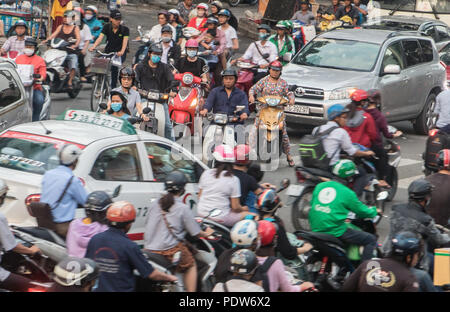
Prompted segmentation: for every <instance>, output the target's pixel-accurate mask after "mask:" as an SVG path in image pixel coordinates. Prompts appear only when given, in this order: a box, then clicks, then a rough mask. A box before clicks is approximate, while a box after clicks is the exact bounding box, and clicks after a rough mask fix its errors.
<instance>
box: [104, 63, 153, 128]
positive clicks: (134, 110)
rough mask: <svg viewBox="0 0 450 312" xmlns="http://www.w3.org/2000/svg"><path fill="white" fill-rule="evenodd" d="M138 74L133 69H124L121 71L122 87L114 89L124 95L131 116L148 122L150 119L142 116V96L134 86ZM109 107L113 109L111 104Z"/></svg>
mask: <svg viewBox="0 0 450 312" xmlns="http://www.w3.org/2000/svg"><path fill="white" fill-rule="evenodd" d="M135 80H136V74H135V73H134V70H133V69H132V68H131V67H122V69H121V70H120V71H119V81H120V87H117V88H115V89H113V90H112V91H117V92H120V93H122V94H123V95H124V96H125V97H126V99H127V108H128V110H129V111H130V113H131V114H130V115H131V116H136V115H138V116H141V117H142V118H144V121H148V120H149V118H148V117H147V116H146V115H143V114H142V103H141V95H140V94H139V92H137V91H136V90H135V89H134V88H133V86H134V84H135ZM108 107H109V108H111V102H109V103H108Z"/></svg>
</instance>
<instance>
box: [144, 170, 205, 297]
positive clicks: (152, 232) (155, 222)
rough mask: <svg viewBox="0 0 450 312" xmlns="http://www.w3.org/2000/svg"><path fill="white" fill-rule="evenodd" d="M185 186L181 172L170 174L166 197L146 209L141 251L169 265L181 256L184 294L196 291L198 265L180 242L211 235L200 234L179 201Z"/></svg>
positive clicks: (185, 181)
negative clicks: (189, 238) (155, 255)
mask: <svg viewBox="0 0 450 312" xmlns="http://www.w3.org/2000/svg"><path fill="white" fill-rule="evenodd" d="M187 182H188V180H187V178H186V176H185V175H184V173H182V172H181V171H172V172H171V173H169V174H168V175H167V178H166V181H165V183H164V187H165V190H166V191H167V194H165V195H163V196H162V197H161V198H160V199H159V200H158V201H154V202H153V203H152V204H151V205H150V208H149V212H148V216H147V219H146V224H145V233H144V248H145V249H146V250H148V251H150V252H152V253H156V254H161V255H163V256H164V257H166V258H167V259H168V261H170V262H172V259H173V256H174V255H175V253H177V252H181V257H180V261H179V263H178V265H177V267H176V271H177V272H181V273H183V274H184V285H185V289H186V291H187V292H195V291H196V289H197V265H196V262H195V259H194V256H193V255H192V252H191V251H190V250H189V248H188V246H186V245H185V244H184V243H183V241H184V240H185V236H186V234H187V233H189V234H190V235H191V236H192V237H198V238H200V237H208V236H209V235H211V234H212V233H213V232H214V231H213V230H212V229H211V228H208V229H207V230H206V231H202V230H201V229H200V226H199V225H198V223H197V221H196V220H195V218H194V215H193V213H192V211H191V208H190V207H188V206H187V205H186V204H184V203H183V201H182V198H181V197H182V196H183V195H184V193H185V186H186V183H187Z"/></svg>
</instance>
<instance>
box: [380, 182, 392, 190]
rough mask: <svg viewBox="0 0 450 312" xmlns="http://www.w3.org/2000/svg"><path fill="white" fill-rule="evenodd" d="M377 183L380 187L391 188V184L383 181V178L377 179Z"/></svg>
mask: <svg viewBox="0 0 450 312" xmlns="http://www.w3.org/2000/svg"><path fill="white" fill-rule="evenodd" d="M378 182H379V183H378V185H379V186H380V187H383V188H387V189H390V188H391V186H390V185H389V184H388V183H387V182H386V181H384V180H378Z"/></svg>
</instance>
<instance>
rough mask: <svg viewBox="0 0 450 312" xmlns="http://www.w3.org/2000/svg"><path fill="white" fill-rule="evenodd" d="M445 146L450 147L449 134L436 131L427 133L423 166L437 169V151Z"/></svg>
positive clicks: (433, 169)
mask: <svg viewBox="0 0 450 312" xmlns="http://www.w3.org/2000/svg"><path fill="white" fill-rule="evenodd" d="M445 148H450V136H449V135H448V134H446V133H445V132H442V131H437V132H436V134H435V135H429V136H428V139H427V144H426V147H425V154H424V161H425V168H427V169H429V170H432V171H436V170H438V169H439V168H438V165H437V162H436V157H437V155H438V153H439V151H440V150H442V149H445Z"/></svg>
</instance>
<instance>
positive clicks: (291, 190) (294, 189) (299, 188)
mask: <svg viewBox="0 0 450 312" xmlns="http://www.w3.org/2000/svg"><path fill="white" fill-rule="evenodd" d="M304 188H305V187H304V186H303V185H300V184H293V185H290V186H289V187H288V189H287V191H286V192H287V195H289V196H299V195H300V194H301V193H302V192H303V189H304Z"/></svg>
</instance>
